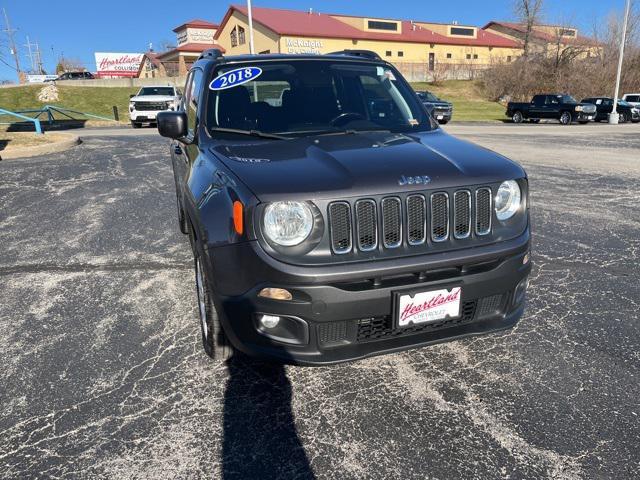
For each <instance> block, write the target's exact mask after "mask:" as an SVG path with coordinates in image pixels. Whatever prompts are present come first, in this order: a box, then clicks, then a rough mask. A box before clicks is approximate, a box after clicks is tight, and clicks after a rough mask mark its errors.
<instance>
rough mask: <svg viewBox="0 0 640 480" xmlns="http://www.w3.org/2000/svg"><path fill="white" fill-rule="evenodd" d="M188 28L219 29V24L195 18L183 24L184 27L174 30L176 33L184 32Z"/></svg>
mask: <svg viewBox="0 0 640 480" xmlns="http://www.w3.org/2000/svg"><path fill="white" fill-rule="evenodd" d="M187 27H191V28H218V24H216V23H211V22H207V21H206V20H202V19H200V18H194V19H193V20H189V21H188V22H185V23H183V24H182V25H180V26H178V27H176V28H174V29H173V31H174V32H177V31H179V30H184V29H185V28H187Z"/></svg>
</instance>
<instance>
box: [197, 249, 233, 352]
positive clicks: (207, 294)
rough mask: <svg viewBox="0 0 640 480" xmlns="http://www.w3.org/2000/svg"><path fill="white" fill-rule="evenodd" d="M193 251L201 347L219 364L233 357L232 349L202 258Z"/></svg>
mask: <svg viewBox="0 0 640 480" xmlns="http://www.w3.org/2000/svg"><path fill="white" fill-rule="evenodd" d="M195 250H196V252H195V271H196V292H197V295H198V317H199V319H200V331H201V334H202V346H203V347H204V351H205V353H206V354H207V355H208V356H209V357H211V358H213V359H215V360H216V361H219V362H225V361H227V360H229V359H230V358H231V357H232V356H233V353H234V348H233V346H232V345H231V343H230V342H229V339H228V338H227V335H226V334H225V333H224V330H223V329H222V325H221V324H220V320H219V319H218V313H217V312H216V308H215V306H214V304H213V298H212V296H211V288H210V284H209V281H208V280H207V275H206V273H205V269H204V266H203V264H202V256H201V255H200V253H199V252H197V247H196V249H195Z"/></svg>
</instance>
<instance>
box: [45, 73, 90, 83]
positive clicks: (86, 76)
mask: <svg viewBox="0 0 640 480" xmlns="http://www.w3.org/2000/svg"><path fill="white" fill-rule="evenodd" d="M94 78H96V77H94V76H93V73H91V72H64V73H63V74H61V75H59V76H58V77H57V78H53V79H52V78H48V79H46V80H45V82H57V81H58V80H93V79H94Z"/></svg>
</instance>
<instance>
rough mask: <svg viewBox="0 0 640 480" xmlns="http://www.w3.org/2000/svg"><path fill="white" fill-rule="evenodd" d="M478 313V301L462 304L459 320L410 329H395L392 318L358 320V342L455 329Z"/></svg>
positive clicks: (468, 321)
mask: <svg viewBox="0 0 640 480" xmlns="http://www.w3.org/2000/svg"><path fill="white" fill-rule="evenodd" d="M475 313H476V301H475V300H473V301H471V302H464V303H463V304H462V315H461V316H460V317H458V318H448V319H446V320H443V321H441V322H437V323H423V324H418V325H412V326H411V327H408V328H394V327H393V319H392V318H391V316H386V317H377V318H368V319H363V320H358V336H357V339H358V342H368V341H372V340H379V339H382V338H387V337H398V336H404V335H411V334H414V333H422V332H430V331H435V330H441V329H444V328H450V327H455V326H457V325H463V324H465V323H471V322H473V320H474V318H475Z"/></svg>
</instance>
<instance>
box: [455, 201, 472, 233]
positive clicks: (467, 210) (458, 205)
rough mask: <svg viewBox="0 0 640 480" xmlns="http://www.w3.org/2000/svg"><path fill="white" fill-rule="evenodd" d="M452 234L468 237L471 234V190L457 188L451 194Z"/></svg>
mask: <svg viewBox="0 0 640 480" xmlns="http://www.w3.org/2000/svg"><path fill="white" fill-rule="evenodd" d="M453 218H454V219H455V224H454V225H453V235H454V236H455V237H456V238H468V237H469V235H471V192H469V191H468V190H458V191H457V192H456V193H455V194H454V195H453Z"/></svg>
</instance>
